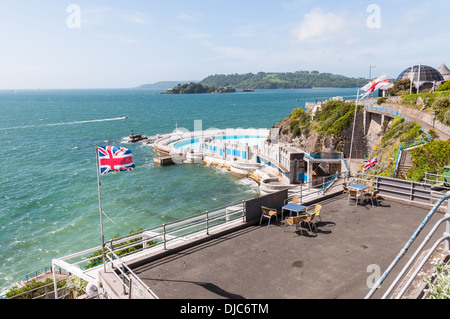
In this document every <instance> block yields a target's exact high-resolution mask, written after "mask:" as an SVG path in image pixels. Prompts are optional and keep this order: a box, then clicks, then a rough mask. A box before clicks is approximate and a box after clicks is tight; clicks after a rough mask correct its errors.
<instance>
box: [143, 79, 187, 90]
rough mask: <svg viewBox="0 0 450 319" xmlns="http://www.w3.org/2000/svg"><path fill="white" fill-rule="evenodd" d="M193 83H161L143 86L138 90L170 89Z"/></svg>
mask: <svg viewBox="0 0 450 319" xmlns="http://www.w3.org/2000/svg"><path fill="white" fill-rule="evenodd" d="M191 82H193V81H161V82H156V83H152V84H143V85H141V86H138V87H137V88H138V89H170V88H173V87H174V86H177V85H179V84H186V83H191Z"/></svg>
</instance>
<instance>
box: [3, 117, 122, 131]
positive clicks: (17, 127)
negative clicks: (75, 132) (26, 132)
mask: <svg viewBox="0 0 450 319" xmlns="http://www.w3.org/2000/svg"><path fill="white" fill-rule="evenodd" d="M127 118H128V116H120V117H114V118H109V119H97V120H86V121H74V122H64V123H50V124H40V125H24V126H15V127H5V128H0V130H13V129H23V128H33V127H45V126H61V125H74V124H85V123H94V122H107V121H119V120H125V119H127Z"/></svg>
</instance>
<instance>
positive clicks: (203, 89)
mask: <svg viewBox="0 0 450 319" xmlns="http://www.w3.org/2000/svg"><path fill="white" fill-rule="evenodd" d="M232 92H236V90H235V89H233V88H230V87H227V88H218V87H215V86H207V85H203V84H200V83H194V82H191V83H189V84H187V83H186V84H178V85H177V86H175V87H174V88H172V89H169V90H167V91H166V92H164V94H203V93H232Z"/></svg>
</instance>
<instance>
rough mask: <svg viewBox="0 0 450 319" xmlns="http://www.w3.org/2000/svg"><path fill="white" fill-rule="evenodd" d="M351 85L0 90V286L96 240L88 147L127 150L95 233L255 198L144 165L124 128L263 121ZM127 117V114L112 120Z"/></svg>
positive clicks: (200, 174)
mask: <svg viewBox="0 0 450 319" xmlns="http://www.w3.org/2000/svg"><path fill="white" fill-rule="evenodd" d="M356 91H357V90H356V89H311V90H261V91H256V92H253V93H233V94H207V95H162V94H158V93H160V92H161V91H158V90H138V89H114V90H40V91H0V139H1V146H2V147H1V159H2V168H1V169H0V170H1V174H0V176H1V183H0V291H2V290H4V289H5V288H7V287H9V286H10V285H11V284H14V283H17V282H20V281H22V280H23V279H24V276H25V275H26V274H28V273H30V272H32V271H35V270H37V269H40V268H43V267H45V266H49V265H51V260H52V259H53V258H57V257H62V256H65V255H68V254H70V253H74V252H78V251H82V250H85V249H88V248H92V247H95V246H97V245H99V244H100V243H101V236H100V222H99V214H98V192H97V175H96V164H95V145H121V146H124V147H127V148H129V149H131V150H132V152H133V160H134V163H135V165H136V168H135V170H133V171H132V172H121V173H111V174H107V175H104V176H102V206H103V209H104V211H105V212H106V214H108V216H109V217H110V218H111V219H112V221H113V222H111V221H109V220H108V219H106V218H104V219H103V223H104V233H105V239H109V238H112V237H113V236H114V235H116V234H119V235H121V236H122V235H126V234H128V233H129V232H130V231H131V230H136V229H138V228H140V227H143V228H148V227H151V226H154V225H159V224H162V223H164V222H167V221H171V220H174V219H178V218H182V217H186V216H189V215H192V214H195V213H199V212H202V211H205V210H208V209H212V208H215V207H220V206H223V205H227V204H230V203H234V202H237V201H239V200H243V199H248V198H252V197H255V196H257V195H258V193H259V192H258V187H257V185H256V183H254V182H253V181H250V180H247V179H243V180H241V179H237V178H235V177H233V176H232V175H231V174H229V173H228V172H227V171H226V170H222V169H217V168H211V167H204V166H201V165H188V164H185V165H176V166H170V167H155V166H153V157H154V155H155V154H154V152H153V149H152V148H151V147H149V146H146V145H143V144H126V143H124V138H125V137H127V136H128V135H129V134H130V133H131V132H132V131H133V132H134V133H138V134H143V135H146V136H153V135H156V134H164V133H170V132H172V131H173V130H174V129H175V126H176V125H177V126H178V128H185V129H187V130H189V131H192V130H193V129H194V120H202V126H203V129H208V128H219V129H226V128H270V127H271V126H272V125H273V124H275V123H276V122H278V121H280V120H281V119H283V118H284V117H285V116H286V115H288V114H290V113H291V111H292V109H293V108H296V107H303V106H304V105H305V102H307V101H309V102H313V101H314V100H321V99H328V98H331V97H334V96H344V97H348V98H351V97H353V96H354V95H355V94H356ZM124 115H127V116H128V118H127V119H119V118H120V117H122V116H124Z"/></svg>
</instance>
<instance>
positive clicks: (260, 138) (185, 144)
mask: <svg viewBox="0 0 450 319" xmlns="http://www.w3.org/2000/svg"><path fill="white" fill-rule="evenodd" d="M267 137H268V135H224V136H211V138H213V139H214V140H215V141H222V142H223V141H225V142H226V141H228V142H232V143H234V144H241V145H245V144H246V143H247V144H248V145H249V146H255V145H261V144H262V143H264V141H266V140H267ZM173 147H174V148H175V149H177V150H187V149H192V150H194V151H199V150H200V137H197V138H195V137H194V138H190V139H185V140H181V141H180V142H177V143H175V144H173Z"/></svg>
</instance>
